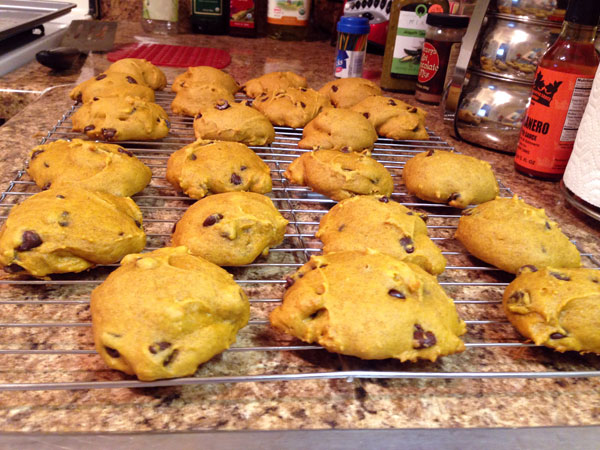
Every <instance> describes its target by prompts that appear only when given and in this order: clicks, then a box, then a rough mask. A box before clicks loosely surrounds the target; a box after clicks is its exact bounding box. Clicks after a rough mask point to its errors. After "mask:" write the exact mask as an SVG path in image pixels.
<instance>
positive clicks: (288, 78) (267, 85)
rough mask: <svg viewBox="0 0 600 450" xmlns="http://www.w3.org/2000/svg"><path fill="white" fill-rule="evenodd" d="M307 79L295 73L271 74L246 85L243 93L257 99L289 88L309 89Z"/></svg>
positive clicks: (254, 79) (250, 81) (252, 80)
mask: <svg viewBox="0 0 600 450" xmlns="http://www.w3.org/2000/svg"><path fill="white" fill-rule="evenodd" d="M307 86H308V85H307V83H306V78H304V77H303V76H302V75H298V74H296V73H294V72H270V73H266V74H264V75H262V76H260V77H258V78H253V79H251V80H249V81H247V82H246V84H244V86H243V87H242V89H243V91H244V92H245V93H246V95H247V96H248V97H251V98H257V97H258V96H260V95H262V94H268V93H270V92H275V91H285V90H286V89H288V88H305V87H307Z"/></svg>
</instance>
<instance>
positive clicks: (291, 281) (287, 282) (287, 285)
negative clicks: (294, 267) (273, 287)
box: [284, 277, 294, 289]
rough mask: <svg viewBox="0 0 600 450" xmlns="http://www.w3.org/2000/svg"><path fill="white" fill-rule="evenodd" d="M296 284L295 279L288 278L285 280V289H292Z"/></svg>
mask: <svg viewBox="0 0 600 450" xmlns="http://www.w3.org/2000/svg"><path fill="white" fill-rule="evenodd" d="M293 284H294V279H293V278H292V277H286V279H285V286H284V287H285V288H286V289H289V288H291V287H292V285H293Z"/></svg>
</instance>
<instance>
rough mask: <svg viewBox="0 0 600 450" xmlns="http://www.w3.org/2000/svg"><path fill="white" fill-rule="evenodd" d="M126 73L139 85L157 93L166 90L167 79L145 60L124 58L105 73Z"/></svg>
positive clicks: (160, 71)
mask: <svg viewBox="0 0 600 450" xmlns="http://www.w3.org/2000/svg"><path fill="white" fill-rule="evenodd" d="M113 72H117V73H124V74H126V75H130V76H132V77H133V78H135V79H136V80H138V82H139V83H141V84H144V85H146V86H148V87H149V88H150V89H154V90H155V91H157V90H160V89H164V87H165V86H166V85H167V77H166V76H165V74H164V73H163V71H162V70H160V69H159V68H158V67H156V66H155V65H154V64H152V63H151V62H150V61H146V60H145V59H139V58H123V59H120V60H118V61H116V62H114V63H112V64H111V65H110V66H109V67H108V69H106V71H105V72H104V73H113Z"/></svg>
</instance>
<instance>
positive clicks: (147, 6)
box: [142, 0, 179, 34]
mask: <svg viewBox="0 0 600 450" xmlns="http://www.w3.org/2000/svg"><path fill="white" fill-rule="evenodd" d="M178 9H179V1H178V0H144V1H143V4H142V28H143V29H144V31H147V32H149V33H156V34H177V19H178Z"/></svg>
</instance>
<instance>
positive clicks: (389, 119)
mask: <svg viewBox="0 0 600 450" xmlns="http://www.w3.org/2000/svg"><path fill="white" fill-rule="evenodd" d="M350 109H352V110H353V111H356V112H359V113H361V114H362V115H363V116H365V117H366V118H367V119H369V121H370V122H371V123H372V124H373V126H374V127H375V130H377V134H378V135H379V136H383V137H387V138H390V139H395V140H407V139H413V140H427V139H429V134H428V133H427V130H426V129H425V116H426V114H427V113H426V112H425V111H424V110H422V109H421V108H417V107H416V106H411V105H409V104H408V103H404V102H403V101H402V100H398V99H395V98H390V97H383V96H381V95H372V96H370V97H367V98H365V99H364V100H362V101H361V102H359V103H357V104H356V105H354V106H353V107H352V108H350Z"/></svg>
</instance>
